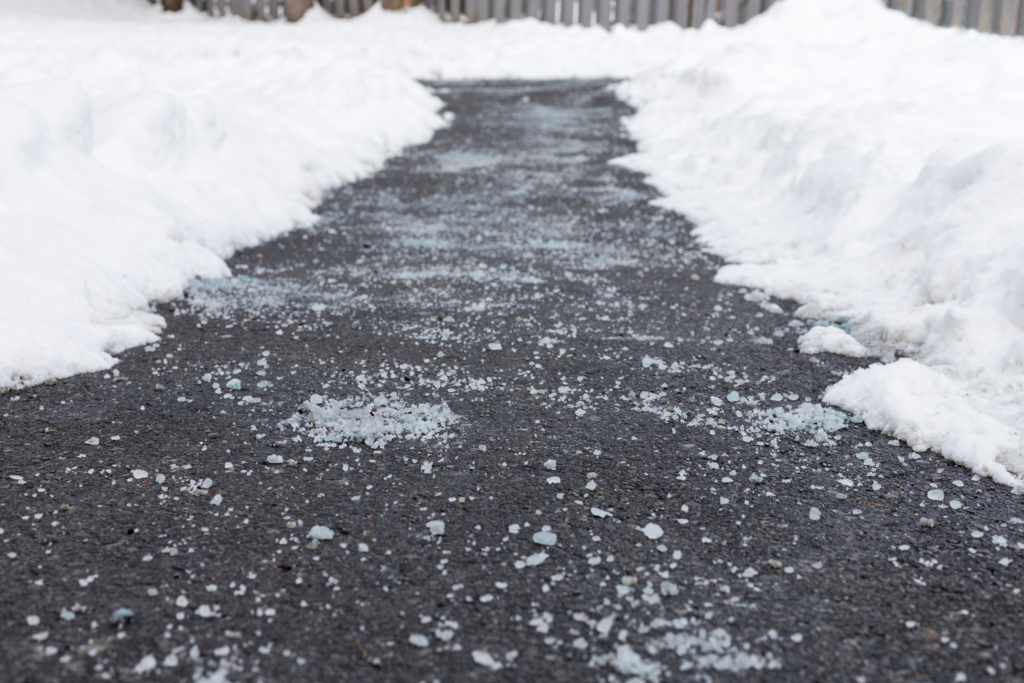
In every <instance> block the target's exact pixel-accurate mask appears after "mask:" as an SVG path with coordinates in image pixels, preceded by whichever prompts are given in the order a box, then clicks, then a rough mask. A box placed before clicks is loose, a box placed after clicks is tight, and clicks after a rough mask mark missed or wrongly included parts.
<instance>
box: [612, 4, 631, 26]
mask: <svg viewBox="0 0 1024 683" xmlns="http://www.w3.org/2000/svg"><path fill="white" fill-rule="evenodd" d="M629 5H630V0H615V23H617V24H624V25H626V26H629Z"/></svg>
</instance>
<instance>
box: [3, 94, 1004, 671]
mask: <svg viewBox="0 0 1024 683" xmlns="http://www.w3.org/2000/svg"><path fill="white" fill-rule="evenodd" d="M432 87H433V88H434V89H435V91H436V92H437V94H438V96H439V97H441V98H442V99H443V100H444V101H445V102H446V106H447V111H448V112H450V114H449V118H450V119H451V127H450V128H449V129H445V130H442V131H439V132H438V133H437V135H436V136H435V138H434V140H433V141H432V142H430V143H429V144H427V145H424V146H422V147H418V148H415V149H410V150H407V152H406V153H405V154H404V155H402V156H400V157H397V158H395V159H393V160H392V161H391V162H389V163H388V164H387V166H386V167H385V168H383V169H382V170H381V171H380V172H379V173H378V174H376V175H375V176H373V177H372V178H369V179H366V180H363V181H360V182H357V183H354V184H351V185H347V186H344V187H342V188H340V189H338V190H337V191H335V192H333V193H332V194H330V195H329V196H326V197H324V199H323V203H322V205H321V207H320V208H319V210H318V211H319V213H320V215H321V217H322V218H321V220H320V222H319V223H318V224H317V225H315V226H314V227H312V228H308V229H298V230H295V231H293V232H291V233H289V234H287V235H285V236H284V237H282V238H280V239H278V240H275V241H272V242H269V243H266V244H263V245H262V246H260V247H258V248H254V249H249V250H245V251H242V252H240V253H238V254H237V255H236V256H235V257H234V258H233V259H232V260H231V261H230V262H229V264H230V265H231V267H232V270H233V272H234V273H235V277H233V278H230V279H225V280H215V281H196V282H195V283H194V284H193V285H192V286H191V287H190V288H189V290H188V292H187V295H186V296H185V297H184V298H183V299H180V300H178V301H174V302H171V303H169V304H166V305H162V306H160V307H159V309H158V310H159V312H161V313H162V314H164V316H165V317H166V319H167V329H166V331H165V333H164V335H163V337H162V340H161V341H160V343H159V344H154V345H152V346H148V347H145V348H137V349H132V350H129V351H126V352H124V353H121V354H119V356H118V357H119V359H120V363H119V364H118V365H117V367H116V368H115V369H114V370H111V371H110V372H107V373H97V374H92V375H83V376H77V377H72V378H68V379H65V380H61V381H59V382H56V383H53V384H51V385H45V386H37V387H32V388H29V389H26V390H23V391H21V392H19V393H8V394H5V395H3V396H0V415H2V417H0V448H2V451H3V459H2V465H0V467H2V470H3V471H2V481H0V526H2V533H0V566H2V567H3V571H4V576H5V581H3V583H2V585H0V598H2V600H3V611H2V621H0V634H2V643H0V681H2V682H3V683H8V682H13V681H72V680H149V679H152V680H172V681H185V680H188V681H409V682H414V683H415V682H419V681H431V682H452V683H454V682H459V681H477V680H479V681H531V682H532V681H607V682H614V681H620V682H621V681H649V682H654V681H662V680H664V681H671V680H679V681H690V680H693V681H732V680H753V681H761V680H765V681H851V682H852V681H857V682H865V681H890V680H891V681H903V680H913V681H973V680H979V679H985V680H988V679H995V680H1004V681H1011V680H1021V677H1020V676H1019V675H1018V673H1017V672H1018V671H1020V670H1021V669H1022V667H1024V653H1022V652H1021V645H1020V638H1019V631H1020V628H1021V625H1022V624H1024V606H1022V603H1024V601H1022V597H1021V595H1020V587H1021V586H1022V585H1024V581H1022V580H1021V576H1020V568H1021V565H1022V564H1024V560H1022V559H1021V557H1020V554H1021V553H1020V550H1019V549H1018V544H1019V543H1022V542H1024V533H1022V527H1021V526H1018V525H1019V524H1021V523H1022V522H1021V520H1020V519H1018V517H1022V518H1024V511H1021V510H1020V498H1019V496H1016V495H1014V494H1012V492H1011V491H1010V490H1009V489H1007V488H1005V487H1003V486H999V485H996V484H994V483H993V482H992V481H991V480H989V479H985V478H979V477H977V476H974V475H972V473H971V472H969V471H967V470H965V469H963V468H960V467H958V466H956V465H953V464H951V463H949V462H948V461H945V460H943V459H942V458H941V457H940V456H938V455H936V454H933V453H927V452H924V453H915V452H914V451H913V450H911V449H910V448H908V447H907V446H906V445H905V444H900V443H899V442H895V441H890V439H889V438H888V437H886V436H883V435H881V434H879V433H876V432H871V431H869V430H867V429H866V428H865V427H864V426H863V424H862V423H861V422H860V421H859V418H857V417H856V416H852V415H846V414H843V413H841V412H837V411H835V410H833V409H831V408H830V407H829V406H823V405H821V403H820V400H821V395H822V392H823V391H824V389H825V388H826V387H827V386H828V385H829V384H830V383H832V382H834V381H835V380H836V378H837V377H839V376H841V375H842V374H843V373H844V372H849V371H851V370H853V369H856V368H857V367H860V366H863V365H865V364H867V363H869V362H871V361H870V360H866V361H865V360H854V359H848V358H842V357H836V356H830V355H821V356H807V355H803V354H800V353H797V352H796V351H795V348H796V339H797V337H798V336H799V335H800V334H801V333H802V332H804V331H806V329H807V325H809V324H811V323H812V321H801V320H798V319H795V318H794V317H793V316H792V312H793V310H794V308H795V304H794V303H793V302H786V301H776V300H772V299H771V298H770V297H767V296H766V295H764V294H763V293H761V292H758V291H748V290H744V289H737V288H733V287H726V286H722V285H718V284H715V283H714V281H713V278H714V274H715V271H716V269H717V267H718V266H719V265H720V262H719V261H718V260H716V258H714V257H713V256H710V255H708V254H706V253H704V252H702V251H701V250H700V248H699V245H698V244H696V243H695V241H694V239H693V237H692V235H691V229H692V227H693V226H692V225H691V224H690V223H689V222H688V221H687V219H686V218H685V217H684V216H680V215H677V214H674V213H672V212H669V211H665V210H663V209H661V208H659V207H658V206H657V205H656V201H655V200H656V199H657V193H656V192H655V191H654V190H653V189H652V188H651V187H650V186H648V185H646V184H645V182H644V179H643V177H641V176H639V175H638V174H635V173H633V172H630V171H627V170H625V169H623V168H620V167H618V166H616V165H615V164H614V163H610V162H611V160H612V159H614V158H616V157H619V156H622V155H624V154H628V153H630V152H631V151H632V150H633V146H632V143H631V142H630V140H629V139H628V137H627V136H626V134H625V132H624V130H623V127H622V119H623V117H624V116H628V115H629V110H628V108H627V107H626V106H625V105H623V104H622V103H620V102H618V101H617V100H616V99H615V97H614V95H613V93H612V92H611V90H610V84H609V83H608V82H603V81H571V82H542V83H528V82H514V83H435V84H432ZM841 322H842V321H818V324H839V323H841Z"/></svg>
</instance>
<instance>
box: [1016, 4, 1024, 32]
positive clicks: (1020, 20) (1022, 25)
mask: <svg viewBox="0 0 1024 683" xmlns="http://www.w3.org/2000/svg"><path fill="white" fill-rule="evenodd" d="M1016 18H1017V23H1016V24H1015V28H1016V35H1018V36H1019V35H1022V34H1024V2H1018V3H1017V17H1016Z"/></svg>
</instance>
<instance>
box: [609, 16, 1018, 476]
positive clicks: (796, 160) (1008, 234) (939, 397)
mask: <svg viewBox="0 0 1024 683" xmlns="http://www.w3.org/2000/svg"><path fill="white" fill-rule="evenodd" d="M687 37H688V40H686V41H685V42H684V43H682V44H681V46H680V50H679V53H678V55H677V56H676V57H675V58H674V59H673V61H671V62H670V63H668V64H666V65H664V66H662V67H659V68H657V69H653V70H651V71H649V72H647V73H644V74H642V75H640V76H639V77H637V78H635V79H632V80H630V81H628V82H625V83H623V84H621V85H620V86H619V88H618V92H619V94H620V95H621V96H622V97H624V98H626V99H627V100H628V101H629V102H630V103H631V104H633V105H634V106H635V107H637V109H638V113H637V115H636V116H635V117H633V118H632V119H631V120H630V121H629V122H628V129H629V131H630V132H631V134H632V135H633V136H634V138H635V139H637V140H638V150H639V151H638V153H637V154H635V155H631V156H629V157H627V158H625V159H623V160H622V163H625V164H626V165H628V166H629V167H630V168H633V169H636V170H640V171H643V172H645V173H648V174H649V175H650V180H651V181H652V182H653V183H654V184H655V185H656V186H657V187H658V188H659V189H660V190H661V191H662V192H663V193H664V194H665V195H666V197H665V198H664V200H662V204H663V205H664V206H666V207H669V208H672V209H676V210H678V211H680V212H683V213H685V214H687V215H688V216H689V217H691V218H692V219H693V220H694V221H695V222H696V224H697V230H696V233H697V235H698V236H699V238H700V239H701V241H702V242H703V244H704V245H705V246H706V247H707V248H708V249H710V250H711V251H713V252H714V253H717V254H719V255H721V256H723V257H725V258H726V259H727V260H728V261H730V265H728V266H726V267H724V268H722V269H721V270H720V271H719V273H718V275H717V277H716V281H717V282H721V283H728V284H734V285H742V286H746V287H757V288H760V289H762V290H764V291H765V292H767V293H769V294H772V295H774V296H778V297H780V298H787V299H793V300H796V301H798V302H799V303H801V304H803V305H802V306H801V308H799V309H798V310H797V315H798V316H800V317H803V318H807V319H812V320H820V319H823V318H824V319H831V320H835V319H836V318H840V317H842V318H849V324H848V327H849V328H850V329H851V330H852V337H853V338H852V339H847V336H848V335H847V336H841V335H840V332H841V330H837V331H831V330H828V329H824V330H820V331H814V330H812V332H811V333H809V336H806V337H804V339H803V340H802V343H801V349H802V350H806V351H810V352H820V351H830V352H833V353H845V354H847V355H854V356H858V355H863V354H864V351H863V350H862V349H863V348H864V347H867V348H869V349H872V350H874V349H876V348H877V349H879V351H878V354H877V355H879V356H880V357H881V358H882V360H883V361H887V362H888V361H892V360H893V359H894V356H895V355H904V356H907V357H908V358H907V359H904V360H901V361H899V362H897V363H890V364H887V365H879V366H877V367H873V368H870V369H867V370H863V371H861V372H859V373H855V374H854V375H852V376H851V377H849V378H847V379H844V380H842V381H840V382H839V383H838V384H837V385H836V386H835V387H833V389H832V390H831V391H829V393H828V394H827V396H826V399H827V400H829V401H831V402H833V403H835V404H837V405H839V406H840V407H842V408H844V409H846V410H849V411H851V412H854V413H857V414H861V415H863V416H864V418H865V420H866V423H867V425H868V426H869V427H871V428H874V429H881V430H884V431H885V432H886V433H888V434H891V435H894V436H898V437H900V438H906V439H910V440H911V442H912V443H917V444H923V445H924V446H925V447H926V448H930V449H932V450H935V451H937V452H941V453H942V454H943V455H945V456H946V457H948V458H950V459H952V460H955V461H957V462H960V463H963V464H965V465H969V466H970V467H972V468H973V469H974V470H975V471H976V472H978V473H983V474H989V475H995V476H997V478H999V479H1000V480H1001V481H1005V482H1006V483H1009V484H1013V485H1015V486H1018V485H1020V484H1021V479H1020V476H1021V475H1022V474H1024V455H1022V445H1021V436H1022V430H1024V412H1022V409H1021V407H1022V402H1024V229H1022V228H1024V224H1022V221H1024V218H1022V217H1024V195H1022V194H1021V192H1020V191H1019V187H1020V185H1021V183H1022V182H1024V170H1022V169H1024V129H1022V128H1021V126H1020V112H1021V111H1022V110H1024V40H1021V39H1019V38H1008V37H1000V36H994V35H985V34H979V33H977V32H974V31H964V30H961V29H942V28H936V27H934V26H932V25H929V24H926V23H924V22H920V21H916V20H914V19H911V18H909V17H908V16H906V15H905V14H902V13H900V12H895V11H889V10H886V9H885V8H884V7H883V5H882V4H881V3H878V2H875V1H874V0H841V1H840V0H837V1H834V2H819V1H818V0H786V2H781V3H776V4H775V5H773V6H772V7H771V9H770V10H769V11H768V12H767V13H765V14H763V15H761V16H759V17H757V18H755V19H754V20H752V21H750V22H748V23H747V24H745V25H743V26H741V27H738V28H736V29H725V28H722V27H719V26H716V25H714V24H706V25H705V26H704V27H703V28H702V29H701V30H700V31H696V32H691V33H689V34H688V36H687ZM812 347H816V349H817V350H816V351H812Z"/></svg>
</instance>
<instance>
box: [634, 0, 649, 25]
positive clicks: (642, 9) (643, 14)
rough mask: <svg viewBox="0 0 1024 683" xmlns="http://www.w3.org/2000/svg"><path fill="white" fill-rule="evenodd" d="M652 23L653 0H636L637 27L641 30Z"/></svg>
mask: <svg viewBox="0 0 1024 683" xmlns="http://www.w3.org/2000/svg"><path fill="white" fill-rule="evenodd" d="M650 23H651V0H636V27H637V28H638V29H640V30H641V31H642V30H644V29H645V28H647V25H648V24H650Z"/></svg>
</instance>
